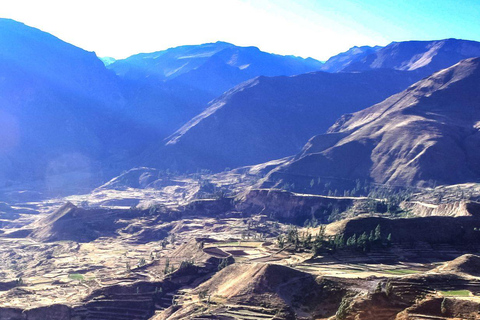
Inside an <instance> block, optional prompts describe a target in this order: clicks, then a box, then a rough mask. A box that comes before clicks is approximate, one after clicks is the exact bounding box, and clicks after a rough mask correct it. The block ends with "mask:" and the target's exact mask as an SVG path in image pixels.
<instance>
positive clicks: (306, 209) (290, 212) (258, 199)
mask: <svg viewBox="0 0 480 320" xmlns="http://www.w3.org/2000/svg"><path fill="white" fill-rule="evenodd" d="M354 201H355V198H345V197H342V198H336V197H327V196H316V195H310V194H296V193H292V192H288V191H280V190H268V189H254V190H251V191H250V192H249V193H248V194H246V195H245V199H243V200H242V202H241V203H240V204H239V205H238V206H237V209H238V210H239V211H242V212H247V213H252V214H256V213H261V214H264V215H267V216H273V217H275V218H279V219H288V220H295V221H296V222H299V223H303V221H305V220H306V219H311V218H312V217H313V216H315V217H316V218H317V219H319V220H320V221H321V222H327V221H328V217H329V215H330V214H331V213H332V211H333V210H335V208H336V209H338V210H339V211H340V212H341V211H344V210H346V209H347V208H348V207H350V206H352V205H353V204H354Z"/></svg>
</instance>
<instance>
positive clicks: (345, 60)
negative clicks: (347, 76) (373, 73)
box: [321, 46, 382, 72]
mask: <svg viewBox="0 0 480 320" xmlns="http://www.w3.org/2000/svg"><path fill="white" fill-rule="evenodd" d="M380 49H382V47H380V46H375V47H369V46H362V47H357V46H355V47H353V48H350V49H348V50H347V51H345V52H342V53H339V54H337V55H335V56H333V57H331V58H329V59H328V60H327V61H326V62H325V63H324V64H323V65H322V68H321V70H322V71H326V72H340V71H342V70H344V69H346V68H348V66H350V65H351V64H354V63H356V62H358V61H362V60H363V59H364V58H365V57H367V56H369V55H370V54H373V53H375V52H377V51H378V50H380Z"/></svg>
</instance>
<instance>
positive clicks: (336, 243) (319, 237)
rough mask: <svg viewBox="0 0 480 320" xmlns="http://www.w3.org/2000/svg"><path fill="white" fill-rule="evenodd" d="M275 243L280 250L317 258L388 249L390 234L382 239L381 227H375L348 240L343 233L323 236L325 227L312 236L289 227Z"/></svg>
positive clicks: (321, 227) (390, 240)
mask: <svg viewBox="0 0 480 320" xmlns="http://www.w3.org/2000/svg"><path fill="white" fill-rule="evenodd" d="M277 243H278V245H279V247H280V248H285V247H286V246H290V247H293V249H294V250H295V251H297V250H310V251H312V253H313V254H314V255H315V256H317V255H320V254H322V253H325V252H335V251H337V250H355V251H361V252H368V251H370V250H371V249H372V248H375V247H378V248H380V247H389V246H391V243H392V234H388V236H387V237H383V235H382V231H381V227H380V225H377V227H376V228H375V230H371V231H370V232H369V233H367V232H363V233H362V234H360V235H357V234H353V235H352V236H350V237H349V238H345V235H344V234H343V233H342V234H337V235H335V236H327V235H325V226H320V228H319V232H318V233H317V234H316V235H314V236H312V234H311V233H310V232H308V231H306V232H301V233H300V232H299V231H298V229H297V227H295V226H292V225H290V226H289V227H288V230H287V232H286V234H280V235H279V236H278V237H277Z"/></svg>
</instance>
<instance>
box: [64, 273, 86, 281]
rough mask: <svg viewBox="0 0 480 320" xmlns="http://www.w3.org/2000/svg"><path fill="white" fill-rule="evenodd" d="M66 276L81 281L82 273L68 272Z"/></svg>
mask: <svg viewBox="0 0 480 320" xmlns="http://www.w3.org/2000/svg"><path fill="white" fill-rule="evenodd" d="M68 277H69V278H70V279H72V280H78V281H82V280H83V279H84V278H83V275H81V274H79V273H70V274H69V275H68Z"/></svg>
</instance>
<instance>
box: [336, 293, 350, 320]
mask: <svg viewBox="0 0 480 320" xmlns="http://www.w3.org/2000/svg"><path fill="white" fill-rule="evenodd" d="M349 306H350V302H349V301H348V300H347V298H346V297H343V299H342V302H340V306H339V307H338V310H337V312H336V313H335V318H336V319H338V320H344V319H346V318H347V314H348V308H349Z"/></svg>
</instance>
